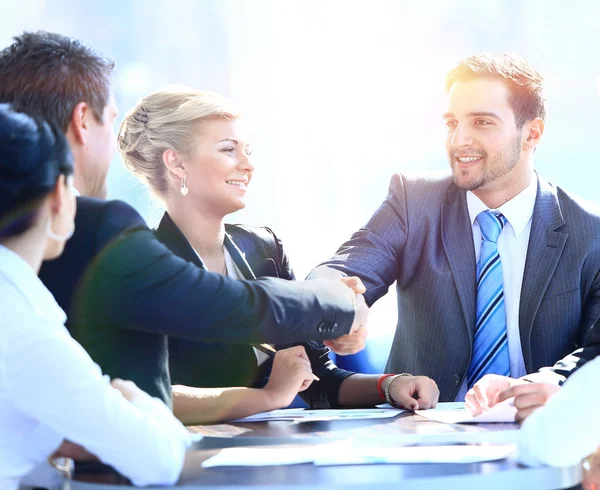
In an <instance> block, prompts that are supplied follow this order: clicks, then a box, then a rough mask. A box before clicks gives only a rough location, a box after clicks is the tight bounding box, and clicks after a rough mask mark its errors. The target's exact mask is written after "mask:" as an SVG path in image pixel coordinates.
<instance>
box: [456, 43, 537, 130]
mask: <svg viewBox="0 0 600 490" xmlns="http://www.w3.org/2000/svg"><path fill="white" fill-rule="evenodd" d="M479 78H488V79H491V80H500V81H502V82H504V83H505V84H506V86H507V87H508V90H509V93H510V96H509V103H510V105H511V107H512V109H513V112H514V113H515V123H516V125H517V127H518V128H522V127H523V124H525V123H526V122H527V121H531V120H532V119H535V118H536V117H539V118H541V119H545V117H546V107H545V105H546V98H545V96H544V79H543V78H542V76H541V75H540V74H539V73H538V72H537V71H535V70H534V69H533V68H532V67H531V66H530V65H529V63H527V61H525V60H524V59H523V58H521V57H520V56H518V55H516V54H512V53H504V54H499V53H483V54H480V55H477V56H471V57H469V58H467V59H465V60H463V61H461V62H460V63H459V64H458V65H457V66H456V67H454V68H453V69H452V70H451V71H450V72H449V73H448V75H447V77H446V91H447V92H449V91H450V89H451V88H452V85H454V84H455V83H457V82H468V81H470V80H476V79H479Z"/></svg>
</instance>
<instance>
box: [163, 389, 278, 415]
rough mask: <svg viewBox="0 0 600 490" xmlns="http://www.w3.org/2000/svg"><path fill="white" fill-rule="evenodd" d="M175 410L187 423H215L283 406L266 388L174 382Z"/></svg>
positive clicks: (175, 413)
mask: <svg viewBox="0 0 600 490" xmlns="http://www.w3.org/2000/svg"><path fill="white" fill-rule="evenodd" d="M172 393H173V413H174V415H175V417H177V418H178V419H179V420H180V421H181V422H182V423H183V424H184V425H197V424H214V423H218V422H223V421H225V420H233V419H238V418H242V417H247V416H248V415H253V414H255V413H259V412H267V411H269V410H275V409H277V408H282V407H280V406H277V404H276V402H275V401H274V400H273V399H272V397H270V396H269V394H268V393H267V392H266V391H265V390H259V389H254V388H194V387H191V386H182V385H174V386H173V387H172Z"/></svg>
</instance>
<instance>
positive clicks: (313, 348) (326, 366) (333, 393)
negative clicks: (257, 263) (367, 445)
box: [264, 227, 356, 409]
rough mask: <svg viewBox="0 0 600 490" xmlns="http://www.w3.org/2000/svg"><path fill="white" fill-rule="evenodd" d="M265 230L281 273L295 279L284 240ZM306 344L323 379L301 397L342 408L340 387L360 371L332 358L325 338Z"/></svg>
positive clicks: (316, 404) (318, 404)
mask: <svg viewBox="0 0 600 490" xmlns="http://www.w3.org/2000/svg"><path fill="white" fill-rule="evenodd" d="M264 230H265V231H266V232H267V233H268V234H269V237H268V238H266V239H267V240H268V244H267V247H266V249H267V250H269V249H271V250H272V253H269V255H271V259H273V260H274V261H275V263H276V268H277V271H278V274H279V277H280V278H282V279H286V280H289V281H292V280H294V279H295V275H294V272H293V270H292V267H291V265H290V262H289V259H288V257H287V255H286V253H285V251H284V248H283V245H282V243H281V240H280V239H279V238H278V237H277V235H276V234H275V233H274V232H273V230H271V229H270V228H267V227H265V228H264ZM302 346H303V347H304V349H305V350H306V355H307V356H308V358H309V360H310V364H311V368H312V370H313V373H314V374H315V375H316V376H317V377H318V378H319V380H320V381H315V382H313V383H312V384H311V385H310V386H309V387H308V389H306V390H304V391H303V392H302V393H299V395H300V398H302V399H303V400H304V402H305V403H306V404H307V405H308V406H309V407H310V408H313V409H316V408H339V407H340V404H339V401H338V400H339V391H340V386H341V384H342V382H343V381H344V380H345V379H346V378H347V377H349V376H352V375H353V374H356V373H354V372H352V371H346V370H344V369H340V368H339V367H337V366H336V365H335V364H334V362H333V361H332V360H331V359H330V358H329V352H330V351H329V348H327V347H325V346H324V345H323V343H322V342H314V341H309V342H303V343H302ZM276 347H277V349H285V348H286V347H291V345H277V346H276Z"/></svg>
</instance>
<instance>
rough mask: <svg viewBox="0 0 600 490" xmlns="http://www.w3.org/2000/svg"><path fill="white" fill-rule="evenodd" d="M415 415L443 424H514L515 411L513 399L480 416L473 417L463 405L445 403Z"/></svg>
mask: <svg viewBox="0 0 600 490" xmlns="http://www.w3.org/2000/svg"><path fill="white" fill-rule="evenodd" d="M416 413H417V414H418V415H421V416H422V417H426V418H428V419H430V420H435V421H437V422H443V423H445V424H462V423H472V424H477V423H485V424H489V423H496V422H505V423H506V422H514V421H515V415H516V414H517V409H516V408H515V406H514V403H513V399H512V398H511V399H510V400H506V401H504V402H502V403H498V404H497V405H494V406H493V407H492V408H491V409H489V410H486V411H485V412H483V413H482V414H480V415H477V416H476V417H474V416H473V415H471V413H470V412H469V411H468V410H467V409H466V408H465V407H464V403H452V404H450V403H445V404H440V405H438V406H437V407H436V408H434V409H431V410H417V411H416Z"/></svg>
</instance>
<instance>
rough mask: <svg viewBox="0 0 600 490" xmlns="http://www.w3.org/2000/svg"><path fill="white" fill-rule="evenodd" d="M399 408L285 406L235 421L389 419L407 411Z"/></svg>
mask: <svg viewBox="0 0 600 490" xmlns="http://www.w3.org/2000/svg"><path fill="white" fill-rule="evenodd" d="M405 411H406V410H400V409H397V408H389V409H387V408H365V409H354V408H348V409H341V410H333V409H324V410H307V409H304V408H288V409H286V408H284V409H282V410H273V411H271V412H262V413H257V414H256V415H250V416H249V417H244V418H243V419H238V420H234V421H233V422H272V421H277V420H283V421H292V422H316V421H320V420H365V419H387V418H392V417H395V416H396V415H398V414H399V413H402V412H405Z"/></svg>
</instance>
